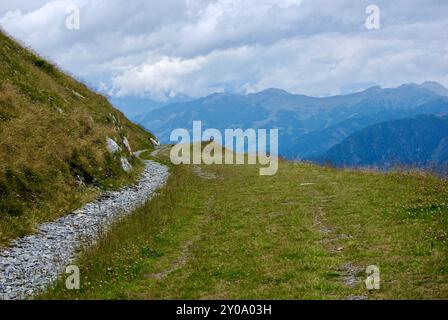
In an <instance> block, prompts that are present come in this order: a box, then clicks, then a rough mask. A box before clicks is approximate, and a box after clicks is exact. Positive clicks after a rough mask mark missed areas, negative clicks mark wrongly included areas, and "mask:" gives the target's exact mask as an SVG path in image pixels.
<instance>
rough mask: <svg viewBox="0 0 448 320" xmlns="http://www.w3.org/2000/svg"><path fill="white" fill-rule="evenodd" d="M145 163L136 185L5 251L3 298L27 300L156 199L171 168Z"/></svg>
mask: <svg viewBox="0 0 448 320" xmlns="http://www.w3.org/2000/svg"><path fill="white" fill-rule="evenodd" d="M145 164H146V168H145V170H144V172H143V174H142V177H141V179H140V180H139V181H138V183H137V184H136V185H133V186H128V187H125V188H122V189H121V190H119V191H115V192H107V193H105V194H103V195H102V197H101V198H99V199H98V200H96V201H94V202H92V203H89V204H87V205H86V206H84V207H83V208H81V209H78V210H76V211H75V212H73V213H72V214H70V215H67V216H64V217H62V218H59V219H58V220H56V221H54V222H49V223H45V224H42V225H41V226H40V228H39V231H38V232H37V233H36V234H34V235H31V236H27V237H23V238H19V239H16V240H14V241H13V242H12V243H11V245H10V246H9V247H8V248H5V249H0V299H2V300H13V299H25V298H29V297H32V296H34V295H36V294H37V293H39V292H41V291H42V290H44V289H45V288H47V287H48V286H49V285H51V284H52V283H53V282H55V281H56V280H57V279H58V276H59V275H60V274H61V273H63V272H65V269H66V267H67V266H68V265H69V264H70V263H71V261H73V259H74V258H75V257H76V254H77V252H78V251H79V249H80V248H81V247H82V246H86V245H87V246H88V245H89V244H91V243H92V242H93V241H94V240H95V239H96V238H97V237H98V236H99V235H100V234H101V232H102V231H104V230H106V229H107V228H108V227H109V226H110V225H111V223H112V222H114V221H116V220H117V219H119V218H121V217H123V216H124V215H126V214H128V213H130V212H132V211H133V210H134V209H136V208H138V207H140V206H141V205H143V204H144V203H145V202H146V201H147V200H148V199H150V198H151V197H152V196H153V195H154V193H155V191H156V189H158V188H159V187H161V186H162V185H163V184H164V183H165V182H166V180H167V178H168V169H167V167H165V166H163V165H161V164H159V163H156V162H153V161H145Z"/></svg>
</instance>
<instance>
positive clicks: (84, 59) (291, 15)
mask: <svg viewBox="0 0 448 320" xmlns="http://www.w3.org/2000/svg"><path fill="white" fill-rule="evenodd" d="M374 2H375V4H376V5H378V6H379V7H380V9H381V15H382V28H381V30H378V31H368V30H366V28H365V27H364V22H365V19H366V14H365V8H366V6H367V5H369V4H371V1H364V0H361V1H355V0H334V1H330V0H313V1H312V0H303V1H301V0H279V1H273V0H272V1H271V0H213V1H209V0H207V1H205V0H153V1H144V0H133V1H124V0H113V1H110V0H108V1H106V0H71V1H62V0H60V1H59V0H58V1H55V0H53V1H48V0H47V1H43V0H42V1H31V0H30V1H23V0H22V1H14V2H13V1H9V0H4V2H3V1H2V3H1V4H0V25H2V26H3V28H5V29H6V30H7V31H8V32H10V33H11V34H13V35H14V36H16V37H17V38H19V39H21V40H23V41H25V42H26V43H28V44H30V45H31V46H33V47H34V48H36V49H37V50H38V51H39V52H40V53H42V54H43V55H45V56H48V57H50V58H51V59H53V60H54V61H56V62H57V63H58V64H60V65H61V66H62V67H63V68H64V69H67V70H69V71H71V72H73V73H75V74H77V75H79V76H81V77H83V78H85V79H87V80H88V81H89V82H91V83H93V84H94V85H96V86H100V85H101V87H102V88H108V90H109V92H110V93H112V94H114V95H130V94H132V95H148V96H151V97H153V98H156V99H166V98H167V97H169V96H170V95H176V94H186V95H191V96H200V95H206V94H209V93H212V92H214V91H224V90H226V91H235V92H243V93H244V92H251V91H257V90H262V89H265V88H267V87H280V88H283V89H287V90H290V91H293V92H298V93H306V94H312V95H325V94H335V93H339V92H340V91H341V88H347V87H350V86H351V85H352V84H357V83H377V84H380V85H384V86H392V85H396V84H400V83H403V82H411V81H423V80H436V81H440V82H441V83H443V84H445V85H448V78H447V76H446V75H447V74H448V72H447V71H448V59H447V57H448V45H447V43H448V41H447V40H448V32H446V30H448V29H447V28H448V2H446V1H436V0H427V1H420V0H419V1H417V0H396V1H386V0H381V1H379V0H377V1H374ZM70 3H75V4H77V5H79V6H80V8H81V14H82V15H81V30H79V31H69V30H66V29H65V28H64V19H65V17H66V14H65V10H64V8H65V7H66V6H67V5H68V4H70Z"/></svg>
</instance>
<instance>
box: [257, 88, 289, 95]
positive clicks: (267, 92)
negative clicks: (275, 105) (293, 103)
mask: <svg viewBox="0 0 448 320" xmlns="http://www.w3.org/2000/svg"><path fill="white" fill-rule="evenodd" d="M253 95H291V93H289V92H288V91H286V90H283V89H278V88H268V89H264V90H262V91H260V92H257V93H253Z"/></svg>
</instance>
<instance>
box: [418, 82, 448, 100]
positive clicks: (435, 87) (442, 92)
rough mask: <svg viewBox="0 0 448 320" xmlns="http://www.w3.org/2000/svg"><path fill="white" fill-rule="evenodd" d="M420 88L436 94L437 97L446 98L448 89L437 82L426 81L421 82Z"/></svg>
mask: <svg viewBox="0 0 448 320" xmlns="http://www.w3.org/2000/svg"><path fill="white" fill-rule="evenodd" d="M420 87H421V88H424V89H426V90H429V91H431V92H433V93H435V94H438V95H439V96H443V97H448V89H447V88H445V87H444V86H443V85H441V84H440V83H438V82H435V81H426V82H423V83H422V84H421V85H420Z"/></svg>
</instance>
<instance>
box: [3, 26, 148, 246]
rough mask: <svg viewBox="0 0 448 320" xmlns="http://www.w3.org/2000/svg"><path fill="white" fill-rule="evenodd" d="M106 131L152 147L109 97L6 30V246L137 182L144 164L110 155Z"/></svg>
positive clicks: (119, 139) (137, 146)
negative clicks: (128, 169)
mask: <svg viewBox="0 0 448 320" xmlns="http://www.w3.org/2000/svg"><path fill="white" fill-rule="evenodd" d="M106 137H110V138H113V139H114V140H115V141H117V142H118V143H119V144H121V147H122V148H123V150H126V149H125V147H124V145H123V143H122V141H123V138H124V137H127V138H128V140H129V141H130V144H131V147H132V148H133V150H139V149H148V148H151V147H152V145H151V143H150V141H149V138H151V137H153V136H152V135H151V134H150V133H147V132H146V131H144V130H143V129H142V128H140V127H139V126H137V125H135V124H133V123H131V122H130V121H128V120H127V119H126V118H125V117H124V115H123V114H121V113H120V112H119V111H117V110H115V109H114V108H112V106H111V105H110V103H109V102H108V101H107V99H106V98H105V97H103V96H101V95H99V94H96V93H94V92H92V91H91V90H90V89H89V88H88V87H86V86H85V85H84V84H82V83H80V82H78V81H76V80H75V79H73V78H72V77H70V76H68V75H66V74H64V73H63V72H62V71H60V70H59V69H58V68H57V66H55V65H53V64H51V63H49V62H47V61H45V60H44V59H43V58H41V57H39V56H38V55H36V54H35V53H33V52H31V51H30V50H28V49H25V48H23V47H22V46H20V45H19V44H17V43H16V42H15V41H13V40H12V39H10V38H8V37H7V36H6V35H4V34H3V33H2V32H0V141H1V144H0V246H3V245H6V244H7V243H8V242H9V240H11V239H13V238H15V237H18V236H23V235H26V234H29V233H31V232H33V231H35V229H36V226H37V225H38V224H39V223H42V222H44V221H49V220H53V219H55V218H57V217H59V216H61V215H64V214H66V213H68V212H70V211H71V210H73V209H74V208H77V207H79V206H81V205H82V204H84V203H86V202H88V201H91V200H92V199H93V198H95V197H96V196H97V195H98V193H99V192H100V191H101V190H105V189H116V188H118V187H119V186H122V185H124V184H128V183H130V182H132V181H134V180H135V178H136V177H137V175H138V171H139V170H140V169H141V168H142V165H141V164H140V163H139V162H138V161H137V160H136V159H135V158H133V157H132V155H131V154H129V153H127V152H125V151H123V152H121V153H119V154H116V155H114V156H111V155H109V153H108V152H107V150H106ZM122 156H126V157H128V158H129V159H130V161H131V163H132V164H133V165H134V166H135V168H136V170H135V171H134V172H133V173H131V174H127V173H125V172H124V171H123V170H122V169H121V165H120V158H121V157H122ZM81 182H82V183H81Z"/></svg>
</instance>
